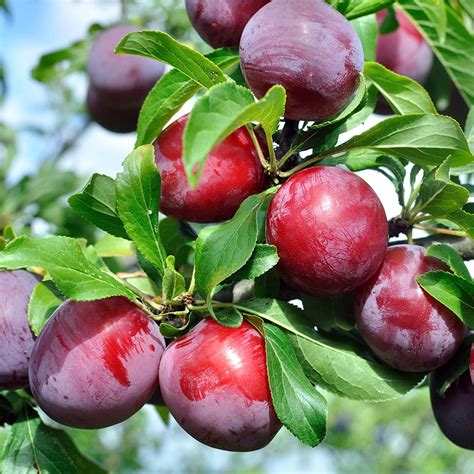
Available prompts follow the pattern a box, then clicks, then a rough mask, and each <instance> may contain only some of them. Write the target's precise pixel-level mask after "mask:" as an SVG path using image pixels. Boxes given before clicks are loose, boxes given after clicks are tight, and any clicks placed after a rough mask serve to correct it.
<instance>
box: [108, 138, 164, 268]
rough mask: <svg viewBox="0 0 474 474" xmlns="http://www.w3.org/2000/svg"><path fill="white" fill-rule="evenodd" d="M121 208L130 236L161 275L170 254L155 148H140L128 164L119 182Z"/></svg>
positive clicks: (124, 164)
mask: <svg viewBox="0 0 474 474" xmlns="http://www.w3.org/2000/svg"><path fill="white" fill-rule="evenodd" d="M116 192H117V208H118V212H119V215H120V218H121V220H122V222H123V225H124V227H125V229H126V231H127V234H128V235H129V236H130V238H131V239H132V240H133V242H134V244H135V245H136V247H137V249H138V250H139V251H140V253H142V254H143V256H144V257H145V258H146V259H147V260H148V262H150V263H151V264H152V265H153V266H155V267H156V269H157V270H158V271H159V273H160V274H161V275H163V274H164V271H165V267H166V264H165V259H166V253H165V249H164V248H163V245H162V244H161V240H160V233H159V227H158V212H159V203H160V193H161V178H160V173H159V172H158V169H157V167H156V164H155V157H154V149H153V146H152V145H143V146H141V147H139V148H136V149H135V150H134V151H133V152H132V153H131V154H130V155H129V156H128V157H127V158H126V159H125V161H124V163H123V173H119V174H118V175H117V179H116Z"/></svg>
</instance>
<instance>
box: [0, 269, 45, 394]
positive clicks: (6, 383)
mask: <svg viewBox="0 0 474 474" xmlns="http://www.w3.org/2000/svg"><path fill="white" fill-rule="evenodd" d="M38 282H39V280H38V278H37V277H35V276H34V275H32V274H31V273H28V272H26V271H24V270H16V271H6V272H0V294H1V296H0V389H9V390H13V389H18V388H23V387H26V386H27V385H28V366H29V362H30V357H31V351H32V350H33V346H34V344H35V341H34V336H33V333H32V332H31V329H30V325H29V322H28V303H29V301H30V297H31V294H32V293H33V290H34V288H35V286H36V285H37V284H38Z"/></svg>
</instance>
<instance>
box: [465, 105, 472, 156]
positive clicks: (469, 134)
mask: <svg viewBox="0 0 474 474" xmlns="http://www.w3.org/2000/svg"><path fill="white" fill-rule="evenodd" d="M465 134H466V138H467V142H468V143H469V148H470V150H471V152H472V153H474V106H472V107H471V108H470V109H469V113H468V114H467V119H466V129H465Z"/></svg>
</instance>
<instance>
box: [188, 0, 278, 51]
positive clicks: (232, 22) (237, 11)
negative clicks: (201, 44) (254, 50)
mask: <svg viewBox="0 0 474 474" xmlns="http://www.w3.org/2000/svg"><path fill="white" fill-rule="evenodd" d="M269 1H270V0H220V1H219V2H216V1H215V0H186V10H187V12H188V16H189V19H190V20H191V23H192V25H193V27H194V29H195V30H196V31H197V32H198V33H199V36H201V38H202V39H203V40H204V41H205V42H206V43H208V44H209V45H211V46H212V47H213V48H223V47H228V48H229V47H234V46H239V41H240V37H241V36H242V32H243V31H244V28H245V25H246V24H247V23H248V21H249V20H250V18H252V16H253V15H255V13H257V11H258V10H260V8H262V7H263V6H264V5H266V4H267V3H268V2H269Z"/></svg>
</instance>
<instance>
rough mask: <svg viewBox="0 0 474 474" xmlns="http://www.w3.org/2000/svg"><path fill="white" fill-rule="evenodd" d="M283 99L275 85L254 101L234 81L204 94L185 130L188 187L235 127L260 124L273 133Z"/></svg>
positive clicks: (268, 132) (279, 88)
mask: <svg viewBox="0 0 474 474" xmlns="http://www.w3.org/2000/svg"><path fill="white" fill-rule="evenodd" d="M285 100H286V94H285V89H283V87H281V86H278V85H276V86H273V87H272V88H271V89H269V91H268V92H267V93H266V94H265V96H264V97H263V98H262V99H260V100H259V101H257V102H255V100H254V97H253V95H252V93H251V92H250V90H249V89H247V88H245V87H242V86H238V85H237V84H235V83H233V82H227V83H225V84H219V85H218V86H215V87H213V88H212V89H210V90H209V91H207V92H206V94H204V95H203V96H202V97H201V98H200V99H199V100H198V101H197V102H196V104H195V105H194V107H193V110H192V112H191V115H190V116H189V120H188V122H187V123H186V127H185V129H184V136H183V161H184V167H185V169H186V174H187V176H188V181H189V183H190V184H191V186H193V187H194V186H196V185H197V183H198V181H199V178H200V176H201V173H202V170H203V168H204V164H205V162H206V160H207V157H208V155H209V153H210V152H211V151H212V149H213V148H214V147H215V146H216V145H218V144H219V143H220V142H221V141H222V140H224V138H226V137H227V136H229V135H230V134H231V133H232V132H234V131H235V130H237V129H238V128H240V127H242V126H244V125H247V124H248V123H250V122H260V123H261V124H262V127H263V128H264V130H265V132H266V133H267V135H271V134H273V133H274V132H275V130H276V128H277V126H278V123H279V121H280V117H281V116H282V115H283V113H284V111H285Z"/></svg>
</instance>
